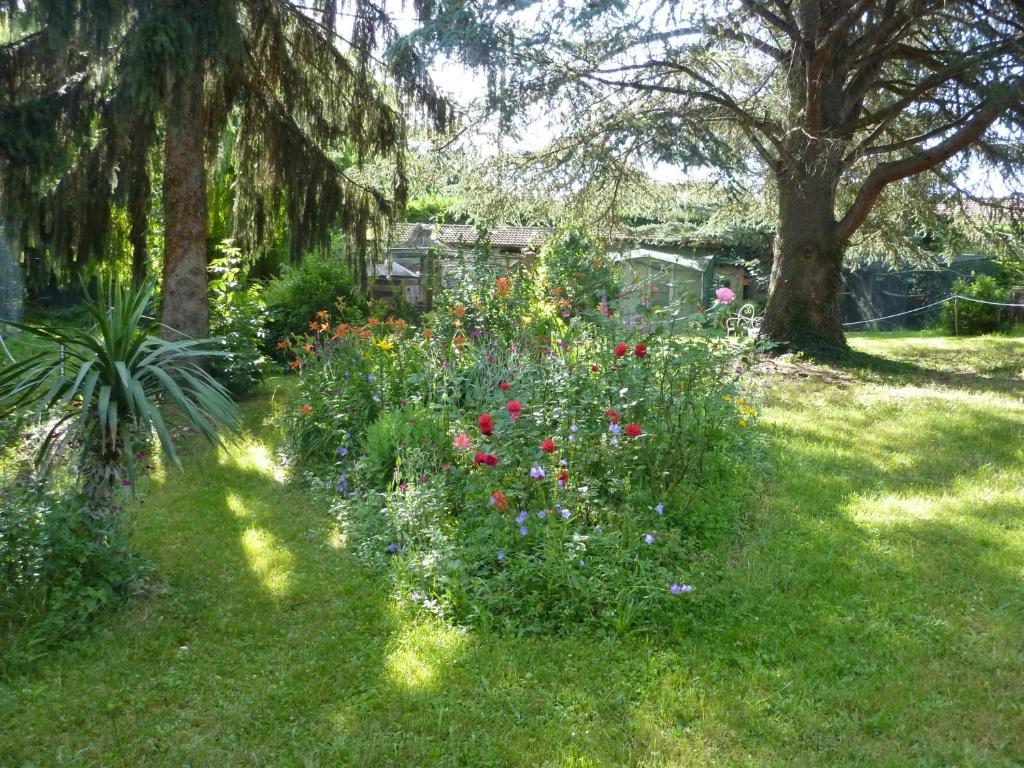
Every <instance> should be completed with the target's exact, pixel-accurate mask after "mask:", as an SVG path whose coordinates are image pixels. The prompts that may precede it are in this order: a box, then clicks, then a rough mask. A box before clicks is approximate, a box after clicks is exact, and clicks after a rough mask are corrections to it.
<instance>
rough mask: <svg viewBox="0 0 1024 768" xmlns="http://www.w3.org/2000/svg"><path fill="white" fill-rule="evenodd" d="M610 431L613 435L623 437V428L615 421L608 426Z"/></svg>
mask: <svg viewBox="0 0 1024 768" xmlns="http://www.w3.org/2000/svg"><path fill="white" fill-rule="evenodd" d="M608 431H609V432H611V433H612V434H613V435H621V434H622V427H620V426H619V425H618V423H616V422H614V421H613V422H611V423H610V424H609V425H608Z"/></svg>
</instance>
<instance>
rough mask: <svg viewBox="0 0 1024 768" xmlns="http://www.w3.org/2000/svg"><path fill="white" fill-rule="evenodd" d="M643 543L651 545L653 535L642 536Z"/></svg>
mask: <svg viewBox="0 0 1024 768" xmlns="http://www.w3.org/2000/svg"><path fill="white" fill-rule="evenodd" d="M644 543H645V544H653V543H654V534H653V533H648V534H646V535H645V536H644Z"/></svg>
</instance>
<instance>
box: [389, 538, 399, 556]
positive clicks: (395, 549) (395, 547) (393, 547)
mask: <svg viewBox="0 0 1024 768" xmlns="http://www.w3.org/2000/svg"><path fill="white" fill-rule="evenodd" d="M396 552H398V544H396V543H395V542H393V541H392V542H391V543H390V544H388V554H389V555H393V554H395V553H396Z"/></svg>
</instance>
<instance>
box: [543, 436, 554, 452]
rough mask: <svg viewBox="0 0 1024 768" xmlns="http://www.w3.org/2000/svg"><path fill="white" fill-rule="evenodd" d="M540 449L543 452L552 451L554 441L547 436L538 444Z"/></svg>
mask: <svg viewBox="0 0 1024 768" xmlns="http://www.w3.org/2000/svg"><path fill="white" fill-rule="evenodd" d="M540 449H541V450H542V451H544V453H554V452H555V441H554V440H552V439H551V438H550V437H549V438H548V439H547V440H545V441H544V442H543V443H541V444H540Z"/></svg>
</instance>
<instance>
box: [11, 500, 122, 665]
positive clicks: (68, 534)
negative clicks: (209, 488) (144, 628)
mask: <svg viewBox="0 0 1024 768" xmlns="http://www.w3.org/2000/svg"><path fill="white" fill-rule="evenodd" d="M85 506H86V500H85V499H83V498H82V497H81V496H79V495H77V494H71V493H62V492H56V491H52V490H46V489H44V488H41V487H34V486H30V485H26V484H24V483H17V482H12V483H10V484H8V485H7V486H6V487H4V488H3V489H0V573H2V574H3V578H2V581H0V625H2V627H0V636H2V637H3V638H4V640H3V644H4V647H3V649H2V652H0V659H2V660H3V661H2V662H0V673H3V672H8V671H10V667H11V666H13V665H15V664H18V663H21V662H23V661H27V660H29V659H31V657H33V656H35V655H38V653H40V652H41V651H42V650H45V649H46V648H47V647H48V646H49V645H50V644H52V643H53V642H54V641H56V640H58V639H60V638H63V637H67V636H70V635H72V634H74V633H76V632H78V631H80V630H81V629H83V628H84V627H85V626H86V625H87V624H88V623H89V622H90V620H91V619H92V618H93V617H94V616H95V615H96V614H98V613H100V612H101V611H103V610H105V609H106V608H108V607H110V606H112V605H114V604H116V603H118V602H119V601H121V600H123V599H124V598H125V597H127V596H129V595H130V594H132V593H133V592H135V591H136V590H138V589H139V588H140V587H141V585H142V568H141V563H140V561H139V559H138V558H137V557H136V556H134V555H133V554H132V552H131V550H130V549H129V547H128V546H127V541H126V537H125V535H124V532H123V530H122V529H121V527H120V526H119V525H118V519H117V518H107V519H99V518H96V517H92V516H90V515H88V514H83V512H82V511H83V509H84V507H85ZM5 667H6V668H5Z"/></svg>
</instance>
